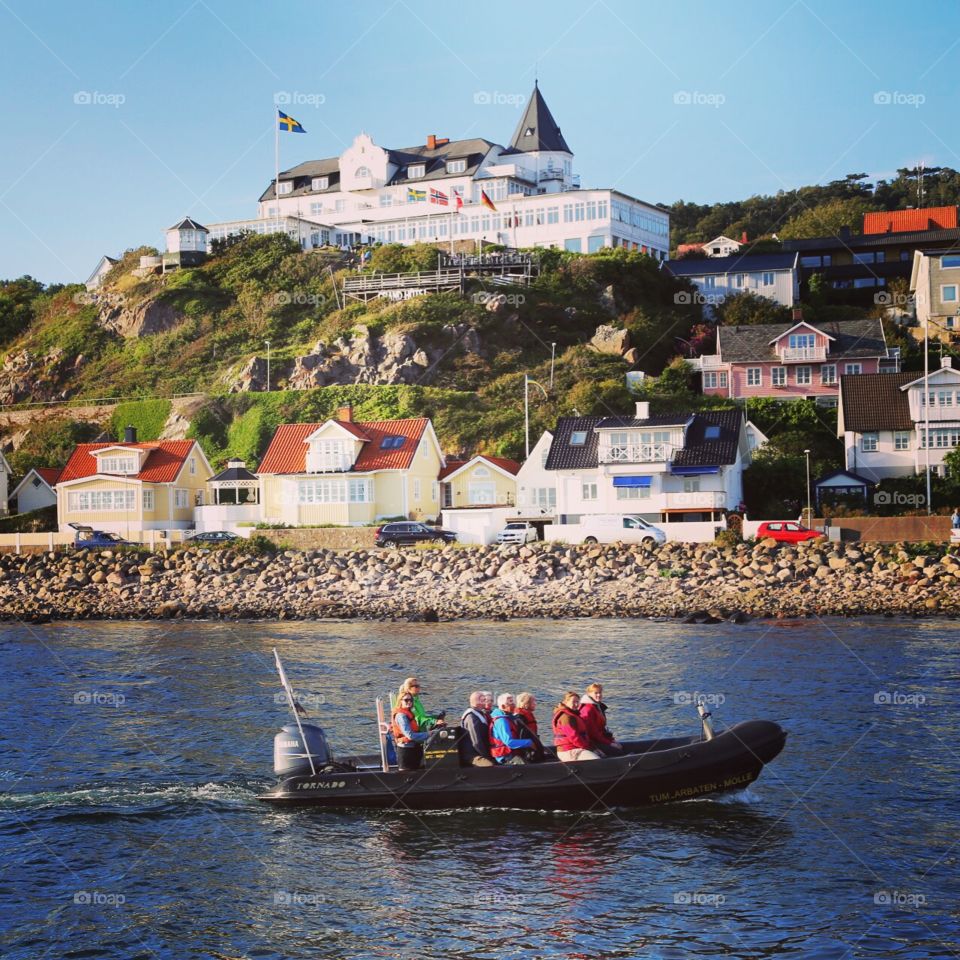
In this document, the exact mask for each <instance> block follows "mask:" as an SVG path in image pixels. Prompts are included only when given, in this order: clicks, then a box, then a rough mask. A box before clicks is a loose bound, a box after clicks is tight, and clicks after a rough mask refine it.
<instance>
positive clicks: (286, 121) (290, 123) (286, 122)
mask: <svg viewBox="0 0 960 960" xmlns="http://www.w3.org/2000/svg"><path fill="white" fill-rule="evenodd" d="M277 114H278V117H277V123H278V124H279V126H280V129H281V130H286V131H287V133H306V132H307V131H306V130H304V129H303V127H302V126H301V125H300V123H298V122H297V121H296V120H294V119H293V117H288V116H287V115H286V114H285V113H284V112H283V111H282V110H277Z"/></svg>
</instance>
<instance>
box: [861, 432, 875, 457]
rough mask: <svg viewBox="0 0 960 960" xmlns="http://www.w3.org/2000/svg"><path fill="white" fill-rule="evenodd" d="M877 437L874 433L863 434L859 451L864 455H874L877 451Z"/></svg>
mask: <svg viewBox="0 0 960 960" xmlns="http://www.w3.org/2000/svg"><path fill="white" fill-rule="evenodd" d="M877 439H878V435H877V433H876V432H873V433H865V434H863V435H862V436H861V438H860V449H861V450H862V451H863V452H864V453H875V452H876V449H877Z"/></svg>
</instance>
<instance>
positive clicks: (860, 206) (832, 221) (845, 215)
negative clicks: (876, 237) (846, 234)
mask: <svg viewBox="0 0 960 960" xmlns="http://www.w3.org/2000/svg"><path fill="white" fill-rule="evenodd" d="M874 209H876V207H875V205H874V204H873V203H871V202H870V201H869V200H867V199H865V198H863V197H851V198H850V199H847V200H828V201H826V202H825V203H821V204H818V205H817V206H815V207H809V208H807V209H806V210H803V211H802V212H801V213H798V214H797V215H796V216H795V217H794V218H793V219H792V220H789V221H788V222H787V223H785V224H784V225H783V227H782V228H781V229H780V230H778V231H777V235H778V236H779V237H781V238H783V239H785V240H790V239H797V238H803V237H827V236H836V235H837V234H839V232H840V229H841V227H849V228H850V232H851V233H859V232H860V226H861V224H862V223H863V215H864V214H865V213H867V212H868V211H870V210H874Z"/></svg>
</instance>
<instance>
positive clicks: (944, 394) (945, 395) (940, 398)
mask: <svg viewBox="0 0 960 960" xmlns="http://www.w3.org/2000/svg"><path fill="white" fill-rule="evenodd" d="M937 404H938V406H941V407H952V406H953V391H952V390H938V391H937Z"/></svg>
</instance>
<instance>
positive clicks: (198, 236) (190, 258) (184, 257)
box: [163, 217, 210, 273]
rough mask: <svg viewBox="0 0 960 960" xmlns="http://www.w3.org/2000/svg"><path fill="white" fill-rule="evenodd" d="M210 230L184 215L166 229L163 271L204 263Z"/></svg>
mask: <svg viewBox="0 0 960 960" xmlns="http://www.w3.org/2000/svg"><path fill="white" fill-rule="evenodd" d="M209 233H210V231H209V230H207V228H206V227H205V226H203V224H200V223H197V221H196V220H192V219H191V218H190V217H184V218H183V219H182V220H181V221H180V222H179V223H175V224H174V225H173V226H172V227H168V228H167V230H166V234H165V237H166V244H167V249H166V253H164V255H163V272H164V273H166V272H167V271H169V270H176V269H177V268H178V267H192V266H195V265H196V264H198V263H202V262H203V261H204V259H206V256H207V235H208V234H209Z"/></svg>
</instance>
